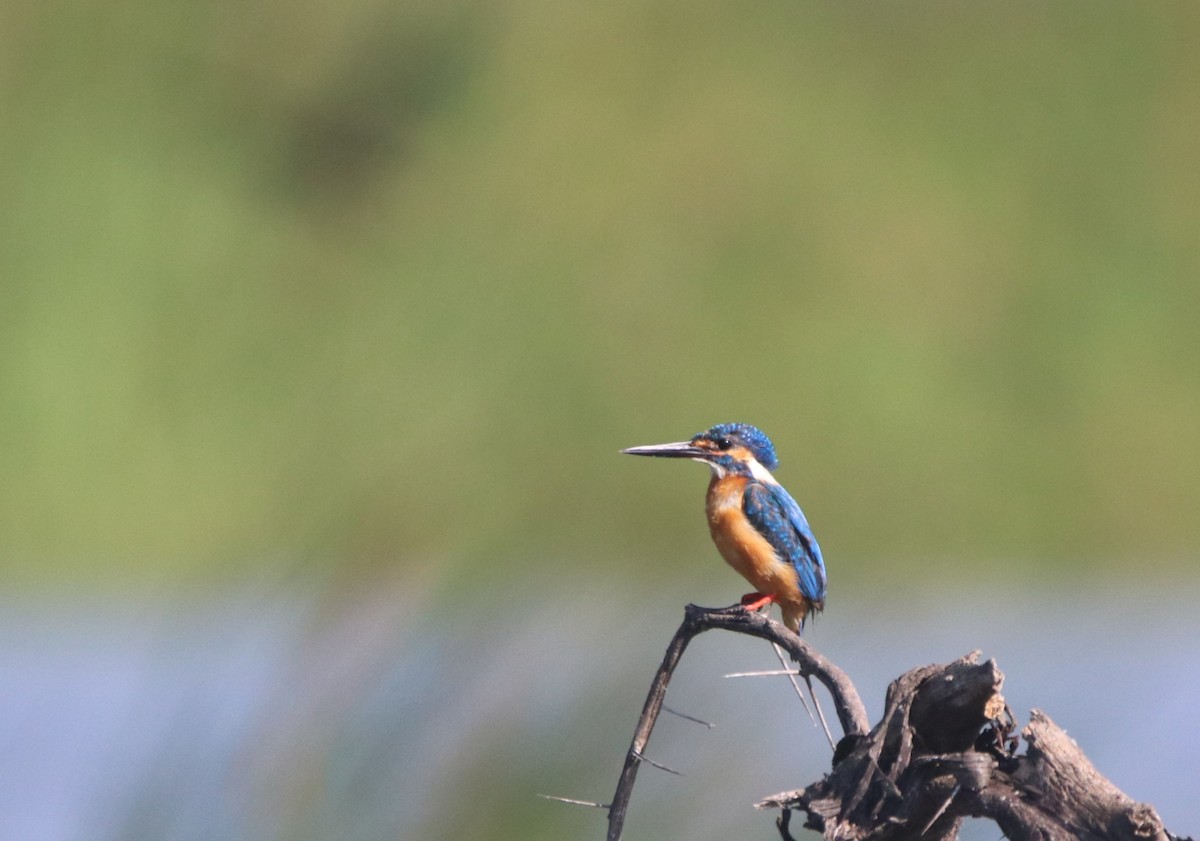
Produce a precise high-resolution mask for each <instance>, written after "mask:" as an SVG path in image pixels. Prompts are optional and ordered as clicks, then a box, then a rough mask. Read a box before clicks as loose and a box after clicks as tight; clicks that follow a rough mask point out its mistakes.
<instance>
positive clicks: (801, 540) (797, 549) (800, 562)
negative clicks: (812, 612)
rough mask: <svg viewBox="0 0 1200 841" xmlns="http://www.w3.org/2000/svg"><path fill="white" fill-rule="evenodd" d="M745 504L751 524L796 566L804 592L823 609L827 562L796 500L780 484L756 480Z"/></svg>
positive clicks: (748, 488) (751, 486)
mask: <svg viewBox="0 0 1200 841" xmlns="http://www.w3.org/2000/svg"><path fill="white" fill-rule="evenodd" d="M742 505H743V510H745V512H746V518H747V519H748V520H750V524H751V525H752V526H754V528H755V529H756V530H757V531H758V533H759V534H761V535H762V536H763V537H765V538H766V539H767V542H768V543H770V544H771V546H772V548H774V550H775V551H776V552H778V553H779V556H780V557H781V558H783V559H784V560H786V561H789V562H790V563H791V564H792V566H794V567H795V568H796V572H797V573H798V577H799V579H800V592H802V593H803V594H804V596H805V598H807V599H808V600H809V601H811V602H812V603H813V604H814V605H815V606H816V607H818V608H820V607H821V606H822V605H823V603H824V601H825V561H824V560H823V559H822V558H821V547H820V546H818V545H817V539H816V537H814V536H813V533H812V529H811V528H810V527H809V525H808V520H806V519H805V518H804V512H803V511H801V510H800V506H799V505H797V504H796V500H794V499H792V497H791V494H789V493H788V492H787V491H785V490H784V489H783V487H782V486H780V485H772V484H767V483H764V482H757V481H753V480H752V481H751V482H750V483H749V484H747V485H746V491H745V495H744V496H743V499H742Z"/></svg>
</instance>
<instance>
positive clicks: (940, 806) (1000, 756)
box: [606, 605, 1190, 841]
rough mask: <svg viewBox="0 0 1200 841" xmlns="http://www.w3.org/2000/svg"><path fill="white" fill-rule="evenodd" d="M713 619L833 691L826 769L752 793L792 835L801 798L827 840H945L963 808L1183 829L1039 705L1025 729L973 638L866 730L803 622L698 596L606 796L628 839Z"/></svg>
mask: <svg viewBox="0 0 1200 841" xmlns="http://www.w3.org/2000/svg"><path fill="white" fill-rule="evenodd" d="M714 628H722V629H725V630H730V631H736V632H738V633H743V634H749V635H751V636H756V637H760V638H762V639H765V640H769V641H771V642H773V643H776V644H777V645H779V646H780V647H782V648H783V649H784V650H785V651H787V652H788V653H789V654H791V655H792V658H793V659H794V660H795V661H796V664H797V669H798V670H799V672H800V674H802V675H805V676H812V677H815V678H816V679H817V680H819V681H820V682H821V683H822V684H823V685H824V686H825V687H826V689H828V690H829V693H830V695H831V697H832V698H833V703H834V708H835V709H836V711H837V716H838V721H839V723H840V724H841V727H842V732H843V734H844V735H843V737H842V739H841V741H840V742H839V743H838V745H837V749H836V750H835V751H834V755H833V763H832V768H831V769H830V772H829V773H828V774H827V775H825V776H824V777H823V778H822V779H820V780H818V781H817V782H814V783H812V784H811V785H808V786H807V787H805V788H802V789H798V790H796V791H789V792H783V793H780V794H776V795H772V796H771V797H768V798H765V799H764V800H762V801H761V802H760V803H758V804H757V805H758V807H759V808H763V809H781V810H782V812H781V815H780V819H779V821H778V826H779V830H780V834H781V835H782V836H783V838H784V839H785V841H789V839H791V838H792V836H791V833H790V830H789V824H790V819H791V817H792V813H793V811H798V812H803V813H804V815H805V823H804V825H805V826H806V827H809V828H811V829H815V830H817V831H819V832H822V833H823V834H824V836H825V837H826V838H827V839H831V841H832V839H840V840H841V841H904V839H914V841H915V839H921V841H949V839H953V838H956V837H957V835H958V830H959V827H960V825H961V823H962V820H963V819H964V818H966V817H976V818H986V819H990V820H993V821H995V822H996V824H997V825H998V826H999V827H1000V829H1001V830H1002V831H1003V833H1004V834H1005V836H1007V837H1008V838H1010V839H1015V841H1060V839H1064V840H1065V839H1085V841H1118V839H1120V841H1184V839H1180V838H1179V836H1175V835H1172V834H1171V833H1169V832H1167V831H1166V829H1164V827H1163V825H1162V820H1161V819H1160V818H1159V816H1158V813H1157V812H1156V811H1155V810H1154V807H1152V806H1150V805H1149V804H1146V803H1136V802H1134V801H1133V800H1132V799H1130V798H1129V797H1127V796H1126V795H1124V794H1123V793H1122V792H1121V791H1120V790H1118V789H1117V788H1116V786H1114V785H1113V784H1112V783H1110V782H1109V781H1108V780H1107V779H1105V778H1104V777H1103V776H1102V775H1101V774H1100V773H1099V772H1098V771H1097V770H1096V769H1095V767H1094V766H1093V765H1092V764H1091V762H1089V761H1088V759H1087V757H1086V756H1085V755H1084V754H1083V751H1082V750H1080V748H1079V746H1078V745H1076V744H1075V742H1074V741H1073V740H1072V739H1071V738H1070V737H1068V736H1067V734H1066V733H1065V732H1064V731H1063V730H1062V729H1061V728H1059V727H1058V726H1057V725H1056V724H1055V723H1054V722H1053V721H1051V720H1050V718H1049V717H1048V716H1046V715H1045V714H1044V713H1042V712H1040V711H1039V710H1034V711H1033V712H1032V715H1031V716H1030V720H1029V723H1028V724H1027V725H1026V726H1025V728H1024V729H1023V730H1022V731H1021V732H1020V738H1019V737H1018V735H1017V733H1016V722H1015V719H1014V718H1013V715H1012V712H1011V711H1010V710H1009V708H1008V706H1007V704H1006V703H1005V702H1004V697H1003V695H1001V692H1000V690H1001V687H1002V685H1003V683H1004V675H1003V674H1001V672H1000V670H999V669H998V668H997V666H996V663H995V662H994V661H992V660H988V661H986V662H983V663H981V662H979V652H977V651H976V652H972V653H971V654H968V655H966V656H965V657H962V658H960V659H958V660H956V661H954V662H953V663H948V664H945V665H931V666H922V667H920V668H916V669H913V670H911V671H909V672H907V673H905V674H903V675H901V676H900V677H899V678H897V679H896V680H895V681H893V682H892V684H891V686H890V687H888V692H887V699H886V704H885V709H884V713H883V717H882V718H881V719H880V721H879V722H878V723H877V724H876V725H875V726H874V727H873V728H871V729H870V730H868V723H867V715H866V709H865V708H864V706H863V704H862V701H861V700H860V698H859V696H858V692H857V690H856V689H855V688H854V684H853V683H852V682H851V681H850V679H849V678H848V677H847V676H846V674H845V673H844V672H842V671H841V669H839V668H838V667H837V666H835V665H834V664H833V663H830V662H829V661H828V660H826V659H825V658H824V657H822V656H821V655H820V653H818V652H817V651H816V650H815V649H813V648H812V646H810V645H809V644H808V643H806V642H805V641H804V640H802V639H800V637H798V636H797V635H796V634H793V633H792V632H791V631H789V630H787V628H785V627H784V626H783V625H781V624H779V623H777V622H774V621H772V620H770V619H768V618H767V617H766V616H764V615H762V614H758V613H750V612H748V611H746V610H744V609H742V608H741V607H732V608H721V609H710V608H702V607H697V606H696V605H688V606H687V608H686V610H685V613H684V620H683V624H682V625H680V627H679V630H678V631H677V632H676V634H675V637H674V638H673V639H672V640H671V644H670V645H669V646H668V648H667V653H666V656H665V657H664V658H663V663H662V665H661V666H660V667H659V670H658V672H657V673H656V675H655V677H654V681H653V683H652V684H651V687H650V692H649V695H648V696H647V698H646V703H645V706H644V707H643V709H642V715H641V717H640V718H639V720H638V726H637V729H636V731H635V733H634V737H633V741H632V743H631V744H630V747H629V751H628V753H627V754H626V758H625V765H624V768H623V769H622V771H621V777H620V780H619V782H618V784H617V790H616V792H615V794H614V795H613V802H612V803H611V804H609V805H607V807H606V808H607V809H608V813H609V826H608V841H619V839H620V838H621V833H622V829H623V827H624V822H625V814H626V811H627V809H628V806H629V799H630V796H631V794H632V792H633V785H634V781H635V779H636V777H637V771H638V767H639V766H640V765H641V763H642V762H643V761H647V760H645V759H644V751H645V747H646V743H647V742H648V741H649V738H650V733H651V731H652V730H653V728H654V723H655V721H656V720H657V718H658V714H659V711H660V710H661V709H662V701H663V697H664V696H665V695H666V691H667V685H668V683H669V682H670V680H671V675H672V673H673V672H674V669H675V666H676V664H678V662H679V659H680V658H681V657H682V656H683V652H684V650H685V649H686V648H687V644H688V642H690V641H691V639H692V637H694V636H696V635H697V634H699V633H702V632H704V631H707V630H711V629H714ZM1021 738H1023V739H1024V741H1025V750H1024V751H1023V752H1022V751H1020V750H1019V749H1018V748H1019V745H1020V739H1021ZM1186 841H1190V839H1186Z"/></svg>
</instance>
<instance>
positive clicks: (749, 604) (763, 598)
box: [742, 593, 775, 610]
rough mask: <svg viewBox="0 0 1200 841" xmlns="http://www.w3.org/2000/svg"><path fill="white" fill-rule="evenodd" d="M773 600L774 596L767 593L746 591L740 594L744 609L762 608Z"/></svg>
mask: <svg viewBox="0 0 1200 841" xmlns="http://www.w3.org/2000/svg"><path fill="white" fill-rule="evenodd" d="M774 602H775V597H774V596H772V595H770V594H769V593H747V594H746V595H744V596H742V607H744V608H746V610H762V609H763V608H764V607H766V606H767V605H769V604H773V603H774Z"/></svg>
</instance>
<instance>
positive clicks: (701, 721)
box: [663, 675, 728, 730]
mask: <svg viewBox="0 0 1200 841" xmlns="http://www.w3.org/2000/svg"><path fill="white" fill-rule="evenodd" d="M726 677H728V675H726ZM663 712H668V713H670V714H671V715H677V716H679V717H680V718H686V719H687V720H688V721H694V722H696V723H697V724H703V725H704V726H705V727H707V728H708V729H709V730H712V729H713V728H714V727H716V726H717V725H715V724H713V723H712V722H711V721H705V720H704V719H702V718H696V717H695V716H691V715H688V714H687V713H681V712H680V711H679V710H673V709H671V708H670V707H668V706H667V705H666V704H663Z"/></svg>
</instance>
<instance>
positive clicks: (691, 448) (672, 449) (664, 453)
mask: <svg viewBox="0 0 1200 841" xmlns="http://www.w3.org/2000/svg"><path fill="white" fill-rule="evenodd" d="M621 452H622V453H624V454H625V455H627V456H658V457H659V458H705V457H706V456H707V455H708V450H702V449H700V448H699V447H697V446H695V445H693V444H692V442H691V441H676V442H675V443H673V444H649V445H647V446H644V447H630V448H629V449H626V450H621Z"/></svg>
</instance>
